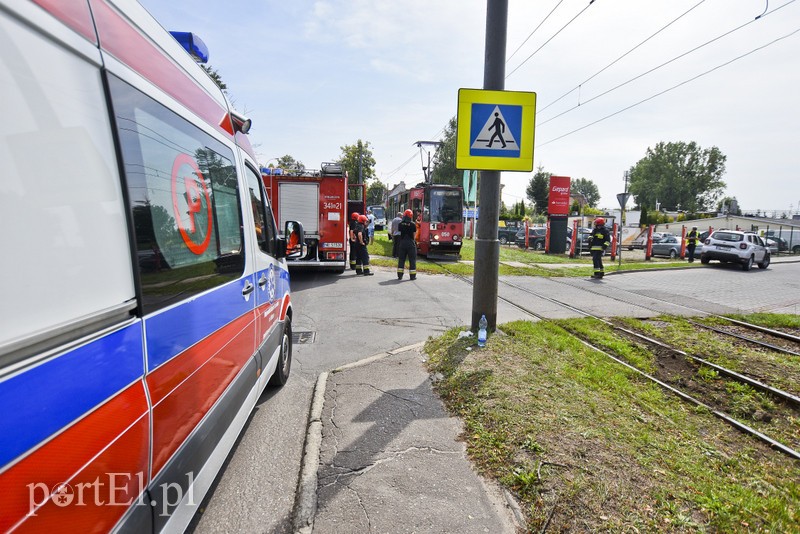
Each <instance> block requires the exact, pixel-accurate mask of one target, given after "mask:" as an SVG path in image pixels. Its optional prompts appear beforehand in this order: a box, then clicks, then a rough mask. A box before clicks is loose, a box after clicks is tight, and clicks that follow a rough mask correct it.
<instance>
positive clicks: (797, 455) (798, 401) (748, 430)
mask: <svg viewBox="0 0 800 534" xmlns="http://www.w3.org/2000/svg"><path fill="white" fill-rule="evenodd" d="M437 265H439V266H440V267H442V269H443V270H444V271H445V272H447V273H448V274H450V275H451V276H454V277H456V278H458V279H459V280H462V281H464V282H466V283H468V284H470V285H472V280H470V279H469V278H468V277H466V276H463V275H460V274H456V273H453V272H452V271H450V270H449V269H447V268H446V267H445V266H443V265H441V264H438V263H437ZM499 282H500V283H502V284H504V285H507V286H509V287H513V288H515V289H518V290H520V291H523V292H526V293H528V294H531V295H534V296H536V297H538V298H541V299H543V300H546V301H549V302H552V303H553V304H556V305H559V306H562V307H564V308H567V309H569V310H572V311H574V312H576V313H578V314H580V315H583V316H586V317H592V318H594V319H597V320H599V321H601V322H603V323H604V324H606V325H608V326H610V327H611V328H614V329H616V330H619V331H622V332H625V333H627V334H629V335H633V336H635V337H638V338H640V339H643V340H645V341H648V342H650V343H653V344H656V345H658V346H661V347H663V348H665V349H668V350H671V351H674V352H676V353H677V354H680V355H682V356H685V357H688V358H691V359H693V360H695V361H697V362H698V363H701V364H703V365H707V366H709V367H711V368H713V369H715V370H717V371H719V372H720V373H722V374H725V375H726V376H729V377H731V378H734V379H735V380H742V381H745V382H746V383H748V384H750V385H752V386H753V387H756V388H759V389H762V390H764V391H767V392H769V393H770V394H772V395H775V396H778V397H781V398H783V399H785V400H787V401H789V402H791V403H793V404H795V405H800V398H798V397H797V396H796V395H793V394H791V393H788V392H785V391H782V390H779V389H776V388H772V387H771V386H767V385H766V384H762V383H760V382H758V381H757V380H753V379H751V378H749V377H745V376H743V375H740V374H739V373H736V372H734V371H731V370H730V369H726V368H724V367H720V366H718V365H716V364H713V363H711V362H708V361H706V360H704V359H703V358H699V357H697V356H692V355H690V354H687V353H686V352H684V351H681V350H680V349H676V348H674V347H670V346H669V345H666V344H664V343H662V342H661V341H658V340H655V339H649V338H647V336H644V335H642V334H639V333H638V332H634V331H631V330H628V329H626V328H623V327H621V326H618V325H615V324H613V323H612V322H610V321H608V320H606V319H604V318H602V317H598V316H596V315H594V314H592V313H589V312H587V311H585V310H581V309H580V308H577V307H575V306H572V305H571V304H567V303H565V302H562V301H560V300H558V299H554V298H552V297H548V296H546V295H542V294H540V293H536V292H535V291H533V290H530V289H528V288H524V287H521V286H518V285H516V284H512V283H511V282H507V281H503V280H499ZM498 298H499V299H500V300H502V301H504V302H506V303H508V304H510V305H512V306H514V307H516V308H518V309H520V310H522V311H524V312H525V313H527V314H529V315H531V316H533V317H536V318H537V319H545V317H544V316H542V315H540V314H538V313H536V312H534V311H532V310H529V309H527V308H525V307H524V306H520V305H519V304H516V303H515V302H513V301H512V300H510V299H508V298H505V297H501V296H499V295H498ZM657 300H661V299H657ZM622 302H625V301H622ZM665 302H667V301H665ZM627 304H633V305H636V306H640V307H644V308H646V306H641V305H640V304H636V303H631V302H627ZM670 304H671V303H670ZM700 311H702V310H700ZM567 332H568V333H569V334H570V335H571V336H573V337H575V339H577V340H578V341H580V342H581V343H582V344H584V345H586V346H587V347H590V348H591V349H593V350H595V351H597V352H599V353H601V354H603V355H604V356H606V357H607V358H610V359H611V360H613V361H615V362H617V363H619V364H620V365H623V366H625V367H626V368H628V369H630V370H632V371H634V372H635V373H637V374H639V375H641V376H643V377H645V378H647V379H648V380H650V381H652V382H653V383H655V384H658V385H659V386H660V387H662V388H664V389H666V390H668V391H670V392H672V393H674V394H675V395H677V396H678V397H679V398H681V399H683V400H685V401H687V402H691V403H692V404H695V405H696V406H700V407H703V408H704V409H706V410H708V411H709V413H711V414H713V415H714V416H715V417H717V418H718V419H720V420H722V421H724V422H726V423H728V424H729V425H731V426H733V427H734V428H736V429H737V430H739V431H741V432H743V433H745V434H749V435H751V436H754V437H756V438H757V439H759V440H760V441H761V442H763V443H765V444H767V445H768V446H769V447H770V448H772V449H775V450H777V451H780V452H782V453H784V454H786V455H787V456H790V457H792V458H794V459H795V460H800V452H798V451H796V450H794V449H792V448H791V447H789V446H787V445H784V444H783V443H780V442H779V441H776V440H774V439H772V438H770V437H769V436H767V435H766V434H763V433H762V432H759V431H758V430H756V429H754V428H752V427H750V426H748V425H746V424H745V423H743V422H741V421H738V420H737V419H734V418H732V417H730V416H729V415H727V414H725V413H723V412H720V411H719V410H715V409H714V408H712V407H711V406H709V405H707V404H705V403H703V402H702V401H700V400H698V399H695V398H694V397H692V396H691V395H688V394H687V393H684V392H683V391H680V390H678V389H676V388H674V387H672V386H670V385H669V384H667V383H666V382H663V381H661V380H659V379H658V378H656V377H654V376H652V375H649V374H648V373H645V372H644V371H642V370H640V369H637V368H636V367H634V366H633V365H631V364H629V363H627V362H625V361H623V360H621V359H620V358H617V357H616V356H614V355H612V354H609V353H608V352H606V351H604V350H602V349H600V348H599V347H596V346H594V345H592V344H591V343H589V342H587V341H586V340H584V339H582V338H581V337H580V336H578V335H576V334H574V333H572V332H569V331H567Z"/></svg>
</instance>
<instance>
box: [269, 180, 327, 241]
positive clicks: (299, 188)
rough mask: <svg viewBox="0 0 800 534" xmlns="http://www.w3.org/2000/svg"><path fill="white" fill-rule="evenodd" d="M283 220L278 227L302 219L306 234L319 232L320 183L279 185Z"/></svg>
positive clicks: (279, 209) (280, 210) (279, 207)
mask: <svg viewBox="0 0 800 534" xmlns="http://www.w3.org/2000/svg"><path fill="white" fill-rule="evenodd" d="M278 198H279V199H280V205H279V206H278V213H280V217H281V222H280V224H279V225H278V228H284V227H285V226H286V221H300V222H301V223H302V224H303V230H304V232H305V234H306V235H318V234H319V184H318V183H316V182H314V183H282V184H279V185H278Z"/></svg>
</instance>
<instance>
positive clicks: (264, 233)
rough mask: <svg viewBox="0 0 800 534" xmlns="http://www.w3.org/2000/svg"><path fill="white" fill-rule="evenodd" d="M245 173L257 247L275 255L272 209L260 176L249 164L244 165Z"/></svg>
mask: <svg viewBox="0 0 800 534" xmlns="http://www.w3.org/2000/svg"><path fill="white" fill-rule="evenodd" d="M245 169H246V170H245V174H246V175H247V188H248V196H249V198H250V205H251V207H252V209H253V219H254V220H255V225H256V238H257V239H258V248H260V249H261V250H262V251H263V252H266V253H267V254H270V255H272V256H274V255H275V223H274V221H273V220H272V211H271V210H270V209H269V203H268V202H267V198H266V195H265V194H264V186H263V185H262V183H261V176H260V175H259V174H258V173H257V172H256V171H254V170H253V169H252V168H251V167H250V166H249V165H245Z"/></svg>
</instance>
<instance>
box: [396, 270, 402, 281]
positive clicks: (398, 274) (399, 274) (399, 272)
mask: <svg viewBox="0 0 800 534" xmlns="http://www.w3.org/2000/svg"><path fill="white" fill-rule="evenodd" d="M397 279H398V280H402V279H403V271H401V270H400V269H398V270H397Z"/></svg>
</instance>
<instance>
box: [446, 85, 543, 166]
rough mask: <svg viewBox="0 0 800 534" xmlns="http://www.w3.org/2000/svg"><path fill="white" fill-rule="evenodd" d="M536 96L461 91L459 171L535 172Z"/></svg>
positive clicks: (515, 92)
mask: <svg viewBox="0 0 800 534" xmlns="http://www.w3.org/2000/svg"><path fill="white" fill-rule="evenodd" d="M535 118H536V93H530V92H522V91H488V90H482V89H459V91H458V119H457V121H458V128H457V134H456V144H457V147H456V167H457V168H459V169H476V170H485V171H524V172H530V171H532V170H533V137H534V124H535Z"/></svg>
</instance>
